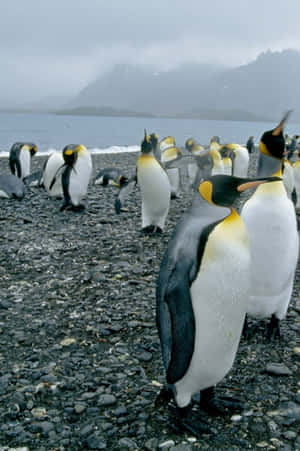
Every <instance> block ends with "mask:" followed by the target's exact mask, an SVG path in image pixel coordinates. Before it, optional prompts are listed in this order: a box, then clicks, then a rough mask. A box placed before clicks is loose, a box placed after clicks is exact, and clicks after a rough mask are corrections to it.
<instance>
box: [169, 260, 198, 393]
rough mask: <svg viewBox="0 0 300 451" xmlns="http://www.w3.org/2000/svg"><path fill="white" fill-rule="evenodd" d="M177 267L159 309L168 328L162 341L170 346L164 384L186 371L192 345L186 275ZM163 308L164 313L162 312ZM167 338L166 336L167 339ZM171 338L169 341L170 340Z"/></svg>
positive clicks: (192, 325)
mask: <svg viewBox="0 0 300 451" xmlns="http://www.w3.org/2000/svg"><path fill="white" fill-rule="evenodd" d="M180 266H181V265H179V267H178V268H176V270H175V271H174V272H173V274H172V276H171V278H170V280H169V284H168V289H167V293H166V296H165V308H163V309H162V311H161V313H162V315H163V316H162V321H163V322H164V323H165V325H166V324H169V325H170V326H171V328H170V329H169V331H168V332H167V330H168V329H167V328H166V327H165V328H164V334H162V339H163V340H165V342H167V343H168V344H169V343H170V342H171V346H172V347H171V350H170V361H169V365H168V368H167V383H168V384H174V383H175V382H177V381H178V380H179V379H181V378H182V377H183V375H184V374H185V373H186V370H187V369H188V367H189V364H190V361H191V358H192V355H193V351H194V341H195V319H194V313H193V309H192V300H191V296H190V290H189V281H188V277H187V274H184V273H182V269H183V268H181V267H180ZM166 307H167V310H166ZM169 334H170V335H169ZM171 334H172V337H171Z"/></svg>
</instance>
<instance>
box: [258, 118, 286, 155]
mask: <svg viewBox="0 0 300 451" xmlns="http://www.w3.org/2000/svg"><path fill="white" fill-rule="evenodd" d="M290 113H291V110H290V111H288V112H287V113H286V114H285V115H284V117H283V118H282V120H281V121H280V123H279V124H278V125H277V127H275V128H274V129H273V130H268V131H266V132H264V134H263V135H262V137H261V139H260V143H259V149H260V151H261V153H263V154H265V155H269V156H272V157H275V158H278V159H282V158H283V157H284V152H285V138H284V136H283V129H284V125H285V122H286V121H287V119H288V117H289V115H290Z"/></svg>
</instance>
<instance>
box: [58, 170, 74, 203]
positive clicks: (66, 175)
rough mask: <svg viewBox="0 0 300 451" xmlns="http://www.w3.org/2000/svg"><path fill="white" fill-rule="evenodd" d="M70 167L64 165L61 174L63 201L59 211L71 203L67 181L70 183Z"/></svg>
mask: <svg viewBox="0 0 300 451" xmlns="http://www.w3.org/2000/svg"><path fill="white" fill-rule="evenodd" d="M71 171H72V167H71V166H66V168H65V170H64V171H63V173H62V175H61V183H62V188H63V193H64V203H63V205H62V207H61V209H60V211H63V210H65V209H66V208H67V207H68V206H70V205H72V202H71V197H70V194H69V183H70V175H71Z"/></svg>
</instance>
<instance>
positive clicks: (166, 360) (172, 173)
mask: <svg viewBox="0 0 300 451" xmlns="http://www.w3.org/2000/svg"><path fill="white" fill-rule="evenodd" d="M287 117H288V115H286V116H285V117H284V118H283V119H282V120H281V122H280V123H279V125H278V126H276V127H275V128H273V129H272V130H268V131H266V132H264V133H263V134H262V137H261V140H260V143H259V158H258V170H257V177H256V178H248V177H247V174H248V165H249V148H251V152H254V151H255V149H254V148H253V143H252V144H251V146H248V149H247V147H245V146H242V145H240V144H236V143H226V144H221V142H220V138H219V137H218V136H214V137H212V138H211V141H210V143H209V146H207V147H206V146H203V145H201V144H199V143H198V142H197V141H195V140H194V139H193V138H188V139H187V140H186V142H185V147H184V148H179V147H177V146H176V143H175V139H174V137H172V136H167V137H165V138H163V139H162V140H161V141H160V142H159V138H158V135H157V134H156V133H151V134H150V135H148V134H147V131H146V130H145V132H144V137H143V140H142V142H141V151H140V154H139V156H138V158H137V163H136V168H135V175H134V176H131V177H128V176H127V175H125V174H124V173H123V171H122V170H121V169H119V168H114V167H111V168H103V169H101V170H100V171H99V172H98V174H97V175H96V177H95V178H94V181H93V183H94V184H95V185H102V186H108V185H111V186H114V187H115V188H117V189H118V194H117V197H116V203H115V211H116V213H118V214H119V213H120V212H121V211H122V206H123V204H124V202H125V201H126V196H128V195H129V194H130V193H131V192H132V190H133V187H134V186H136V185H138V186H139V188H140V191H141V231H142V233H143V234H161V233H162V232H163V230H164V227H165V224H166V221H167V217H168V213H169V208H170V203H171V200H172V199H173V198H176V197H177V196H180V192H181V189H186V187H187V186H188V188H189V189H190V191H191V193H192V203H191V206H190V207H189V208H188V209H187V210H186V212H185V213H184V214H183V216H182V218H181V219H180V220H179V222H178V224H177V226H176V227H175V229H174V231H173V234H172V236H171V239H170V240H169V243H168V246H167V249H166V250H165V254H164V257H163V259H162V262H161V265H160V270H159V274H158V277H157V286H156V324H157V329H158V334H159V338H160V343H161V350H162V360H163V364H164V367H165V372H166V384H165V386H164V387H163V388H162V390H161V392H160V393H159V395H158V397H157V400H156V405H160V404H163V405H165V406H167V407H168V409H169V425H170V426H171V427H172V428H175V430H176V431H188V432H190V433H193V434H195V435H196V436H197V435H199V434H200V433H201V432H202V431H207V430H208V426H207V423H206V422H205V420H203V417H202V416H201V415H200V414H199V413H198V412H197V411H195V410H193V409H192V402H193V397H194V396H195V395H200V407H201V410H204V411H206V412H207V413H208V414H209V413H213V414H219V415H222V414H225V413H228V412H231V411H238V410H241V408H242V404H241V402H240V400H238V399H233V398H230V399H223V398H222V399H221V398H218V397H217V395H216V393H215V386H216V384H218V383H219V382H220V381H222V379H223V378H224V377H225V376H226V374H228V372H229V371H230V369H231V368H232V366H233V364H234V360H235V356H236V353H237V350H238V346H239V341H240V338H241V335H242V333H244V334H245V336H246V337H247V335H248V333H249V329H248V327H247V316H250V317H254V318H258V319H259V318H270V322H269V325H268V327H267V328H266V336H267V337H268V338H269V339H270V340H274V339H275V338H279V337H280V321H281V320H283V319H284V318H285V315H286V313H287V310H288V305H289V302H290V298H291V293H292V288H293V282H294V276H295V270H296V265H297V259H298V247H299V243H298V231H297V220H296V213H295V205H296V206H297V207H298V206H299V202H300V201H299V199H300V175H299V174H300V158H299V155H298V153H297V151H296V150H295V151H294V152H293V154H291V155H290V157H289V158H288V156H287V153H286V143H285V139H284V136H283V130H284V125H285V122H286V120H287ZM251 138H252V137H251ZM252 141H253V140H252ZM36 152H37V146H36V145H35V144H33V143H19V142H18V143H15V144H14V145H13V146H12V148H11V150H10V154H9V168H10V171H11V174H3V175H0V197H6V198H9V197H15V198H17V199H22V198H23V196H24V195H25V191H26V185H27V186H33V185H37V186H42V187H43V188H44V189H45V190H46V192H47V194H48V195H49V197H50V198H57V199H61V200H62V205H61V208H60V211H64V210H72V211H75V212H78V211H79V212H81V211H83V210H84V209H85V206H84V203H83V199H84V198H85V197H86V194H87V189H88V185H89V183H90V181H91V176H92V171H93V166H92V159H91V156H90V153H89V151H88V150H87V148H86V147H85V146H84V145H82V144H69V145H66V146H65V147H64V148H63V150H62V151H61V152H54V153H52V154H51V155H50V156H49V157H48V159H47V161H46V162H45V164H44V167H43V168H42V170H41V171H39V172H37V173H34V174H30V161H31V158H32V157H33V156H34V155H35V153H36ZM183 174H185V178H184V176H183ZM249 189H252V190H253V191H252V195H251V196H250V198H249V199H248V200H247V202H246V203H244V205H243V207H242V209H241V212H240V214H239V213H238V211H237V210H236V209H235V208H234V203H235V202H236V201H237V200H238V199H239V197H240V196H241V194H242V193H243V192H244V191H246V190H249ZM291 199H292V200H291ZM228 281H230V283H228ZM171 400H173V401H174V402H175V408H174V404H172V403H170V401H171Z"/></svg>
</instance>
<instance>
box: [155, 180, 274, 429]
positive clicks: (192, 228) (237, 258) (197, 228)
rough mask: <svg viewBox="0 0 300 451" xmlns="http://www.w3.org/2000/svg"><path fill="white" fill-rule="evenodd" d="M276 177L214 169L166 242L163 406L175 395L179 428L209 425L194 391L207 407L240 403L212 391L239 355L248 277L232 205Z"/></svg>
mask: <svg viewBox="0 0 300 451" xmlns="http://www.w3.org/2000/svg"><path fill="white" fill-rule="evenodd" d="M274 180H279V178H278V177H266V178H263V179H260V178H259V179H249V178H237V177H233V176H226V175H215V176H211V177H209V178H207V179H205V180H203V181H201V182H200V184H199V187H198V191H197V192H196V193H195V196H194V199H193V203H192V205H191V207H190V208H189V210H187V212H186V213H185V214H184V215H183V217H182V219H181V220H180V221H179V223H178V224H177V226H176V228H175V231H174V233H173V236H172V238H171V239H170V241H169V243H168V247H167V250H166V252H165V255H164V257H163V260H162V263H161V266H160V271H159V276H158V280H157V290H156V299H157V307H156V322H157V327H158V332H159V337H160V342H161V347H162V358H163V363H164V366H165V369H166V382H167V386H166V388H164V389H163V390H162V391H161V393H160V395H159V396H158V398H157V405H158V404H159V403H160V402H169V401H170V400H171V398H174V400H175V402H176V406H177V407H176V409H175V413H174V414H173V415H171V420H170V421H171V426H172V427H174V428H175V429H176V430H187V431H189V432H191V433H193V434H195V435H198V434H199V432H201V431H202V430H206V429H207V426H206V424H205V423H203V422H202V421H201V419H200V417H199V416H197V415H196V416H194V414H193V412H192V410H191V400H192V396H193V395H195V394H198V393H200V407H201V409H204V410H206V411H208V412H212V413H219V414H221V413H225V412H227V411H228V410H234V409H235V408H237V409H239V408H240V407H241V405H240V403H239V402H236V401H235V400H232V399H231V400H227V401H226V400H225V401H224V402H223V403H222V401H221V400H220V399H219V398H217V397H216V395H215V392H214V386H215V384H217V383H218V382H220V381H221V380H222V379H223V378H224V377H225V375H226V374H227V373H228V372H229V370H230V369H231V367H232V365H233V362H234V359H235V355H236V352H237V348H238V344H239V340H240V336H241V332H242V328H243V323H244V318H245V314H246V310H247V298H248V292H249V283H250V280H249V271H250V263H251V260H250V246H249V241H248V234H247V230H246V227H245V225H244V223H243V221H242V220H241V218H240V216H239V215H238V213H237V212H236V211H235V210H234V209H233V208H232V205H233V203H234V201H235V200H236V199H238V198H239V196H240V195H241V193H242V192H243V191H244V190H246V189H249V188H254V187H256V186H258V185H260V184H262V183H266V185H269V184H270V183H269V182H272V181H274ZM267 182H268V183H267Z"/></svg>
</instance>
